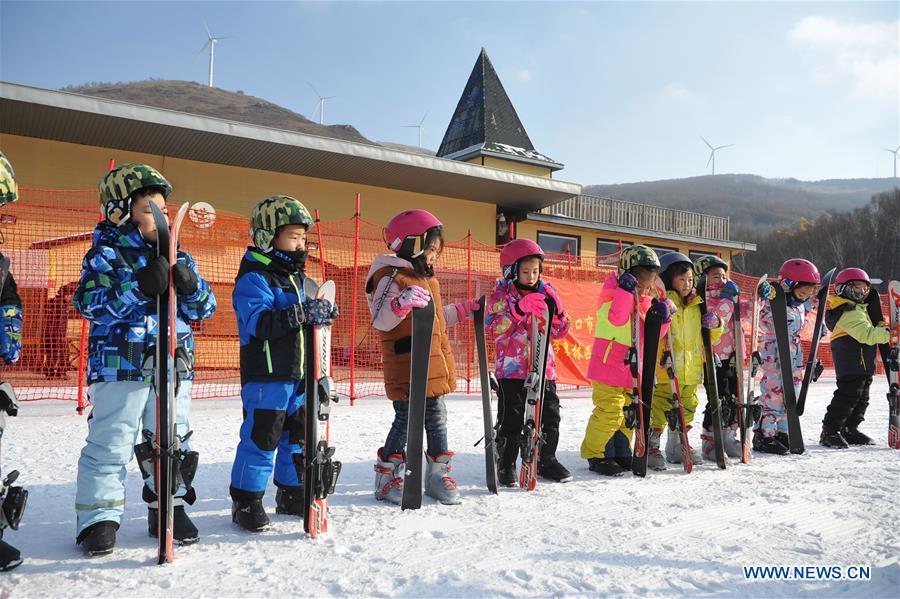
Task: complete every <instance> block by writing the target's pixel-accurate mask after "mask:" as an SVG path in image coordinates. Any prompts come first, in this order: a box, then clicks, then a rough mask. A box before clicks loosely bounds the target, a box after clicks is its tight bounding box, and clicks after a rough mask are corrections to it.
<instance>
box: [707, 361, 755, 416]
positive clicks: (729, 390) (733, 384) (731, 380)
mask: <svg viewBox="0 0 900 599" xmlns="http://www.w3.org/2000/svg"><path fill="white" fill-rule="evenodd" d="M736 363H737V358H736V357H735V355H734V354H732V355H731V357H730V358H729V359H728V360H725V361H723V362H722V365H721V366H717V367H716V389H718V391H719V406H720V407H719V409H720V411H721V414H722V426H724V427H726V428H727V427H736V426H737V397H738V393H739V392H740V393H744V392H745V391H746V390H745V389H741V390H740V391H739V390H738V388H737V384H738V383H737V367H736ZM703 428H705V429H706V430H712V413H711V412H710V411H709V403H707V404H706V409H705V410H703Z"/></svg>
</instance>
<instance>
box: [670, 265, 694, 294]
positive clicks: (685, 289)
mask: <svg viewBox="0 0 900 599" xmlns="http://www.w3.org/2000/svg"><path fill="white" fill-rule="evenodd" d="M672 289H674V290H675V291H676V292H677V293H678V295H680V296H681V297H682V298H685V297H687V296H689V295H690V294H691V292H692V291H693V290H694V270H693V269H689V270H686V271H684V272H683V273H681V274H680V275H675V276H674V277H672Z"/></svg>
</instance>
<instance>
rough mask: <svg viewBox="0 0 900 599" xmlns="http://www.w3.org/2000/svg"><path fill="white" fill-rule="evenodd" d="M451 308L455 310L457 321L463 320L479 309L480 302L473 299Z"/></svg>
mask: <svg viewBox="0 0 900 599" xmlns="http://www.w3.org/2000/svg"><path fill="white" fill-rule="evenodd" d="M453 307H454V308H456V316H457V317H458V318H459V320H465V319H466V318H468V317H469V316H471V315H472V312H474V311H475V310H477V309H478V308H480V307H481V302H479V301H478V300H477V299H474V298H473V299H467V300H463V301H461V302H459V303H458V304H454V306H453Z"/></svg>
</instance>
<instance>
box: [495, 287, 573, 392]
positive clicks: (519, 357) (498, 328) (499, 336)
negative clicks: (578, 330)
mask: <svg viewBox="0 0 900 599" xmlns="http://www.w3.org/2000/svg"><path fill="white" fill-rule="evenodd" d="M547 289H549V290H550V291H551V292H553V287H551V286H550V284H549V283H545V282H544V281H539V282H538V288H537V292H538V293H546V290H547ZM527 294H528V292H525V294H524V295H523V293H522V292H521V291H519V290H518V289H517V288H516V285H515V283H514V282H513V281H508V280H505V279H501V280H499V281H497V286H496V287H495V288H494V292H493V293H492V294H491V296H490V297H489V298H488V299H487V303H486V304H485V313H486V314H485V317H484V324H485V329H486V330H487V332H488V334H489V335H490V336H491V337H492V338H493V339H494V344H495V347H496V361H495V365H494V368H495V374H496V376H497V378H498V379H521V380H524V379H526V378H528V372H529V370H530V368H531V341H530V340H529V332H530V330H531V319H530V318H525V317H517V316H518V314H519V313H518V312H514V310H516V306H517V305H518V304H519V300H520V299H522V298H523V297H524V296H525V295H527ZM554 295H556V294H555V293H554ZM557 297H558V295H557ZM556 311H557V317H556V318H554V319H553V321H552V322H551V324H550V337H551V338H553V339H562V338H563V337H565V336H566V333H568V331H569V320H568V319H567V318H565V316H563V307H562V306H557V307H556ZM545 377H546V379H547V380H548V381H555V380H556V360H555V358H554V356H553V344H550V351H549V354H548V355H547V369H546V371H545Z"/></svg>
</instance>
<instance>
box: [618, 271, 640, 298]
mask: <svg viewBox="0 0 900 599" xmlns="http://www.w3.org/2000/svg"><path fill="white" fill-rule="evenodd" d="M637 284H638V283H637V279H636V278H634V275H633V274H631V273H630V272H626V273H622V274H621V275H619V289H621V290H622V291H627V292H628V293H632V292H633V291H634V290H635V289H637Z"/></svg>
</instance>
